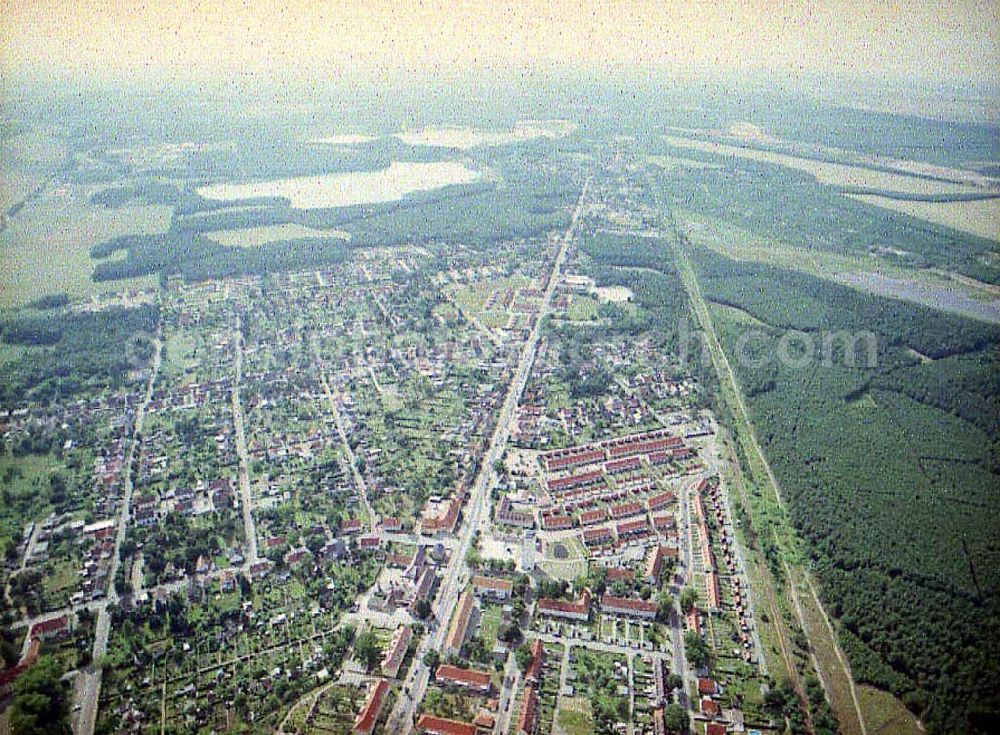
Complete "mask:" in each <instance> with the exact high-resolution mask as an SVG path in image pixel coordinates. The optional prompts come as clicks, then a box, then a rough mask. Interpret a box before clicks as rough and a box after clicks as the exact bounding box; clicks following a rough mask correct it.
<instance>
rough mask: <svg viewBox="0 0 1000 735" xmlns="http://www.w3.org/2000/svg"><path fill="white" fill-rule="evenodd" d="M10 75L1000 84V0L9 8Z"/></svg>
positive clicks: (161, 0) (5, 30)
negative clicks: (572, 71)
mask: <svg viewBox="0 0 1000 735" xmlns="http://www.w3.org/2000/svg"><path fill="white" fill-rule="evenodd" d="M0 46H2V57H0V58H2V65H3V68H4V70H5V71H7V72H10V71H35V72H42V73H44V74H46V75H55V76H64V75H74V76H76V75H84V76H93V75H96V76H102V77H103V76H111V77H117V78H137V77H138V78H141V77H143V76H146V75H150V74H152V75H155V76H157V77H158V76H161V75H166V76H179V77H187V76H192V77H195V78H205V77H208V76H212V75H218V74H219V73H220V72H228V73H243V74H247V73H254V74H256V73H266V72H275V73H278V74H284V73H289V72H291V73H297V74H303V73H305V74H311V75H318V76H320V77H324V76H330V77H333V76H336V75H338V74H341V73H351V74H353V73H359V72H360V73H371V74H375V75H390V76H395V75H399V74H400V73H417V74H427V73H447V74H457V75H460V74H461V73H462V71H463V70H465V69H468V68H469V67H470V66H474V67H480V68H487V69H509V68H515V69H516V68H524V67H528V68H532V67H536V68H537V67H543V68H544V67H552V66H557V67H558V66H568V67H576V66H582V67H584V68H591V69H593V68H597V69H598V70H599V69H601V68H608V69H610V68H612V67H614V68H616V69H629V68H634V67H636V66H640V65H641V66H647V67H650V68H655V69H657V70H665V71H667V72H670V73H675V74H677V75H678V76H681V77H684V76H690V75H700V74H704V73H706V72H708V73H734V72H743V71H747V72H752V71H760V70H766V71H771V72H778V73H783V74H787V73H791V74H802V73H807V74H828V73H833V74H847V75H859V76H867V75H869V74H872V75H874V76H888V77H902V78H907V77H912V78H920V79H924V80H928V81H943V82H954V81H962V82H974V83H984V82H987V83H988V82H996V81H997V72H996V68H997V66H998V64H1000V2H997V1H996V0H932V1H927V0H890V1H887V2H862V1H860V0H840V1H836V0H834V1H829V0H828V1H825V2H797V1H796V0H744V1H743V2H736V1H713V0H700V1H699V0H694V1H693V2H685V3H681V2H672V1H671V0H660V1H659V2H649V1H647V0H629V1H626V2H607V1H602V0H586V1H583V0H525V1H524V2H519V3H500V2H491V1H489V0H487V1H485V2H465V1H463V0H447V1H445V0H441V1H437V0H425V1H424V2H418V1H417V0H413V1H411V2H387V1H384V0H364V1H362V2H354V1H353V0H332V1H330V2H321V1H320V0H291V1H282V0H244V1H241V2H233V1H231V0H205V1H204V2H200V1H198V0H157V1H156V2H138V1H136V0H99V1H93V0H0Z"/></svg>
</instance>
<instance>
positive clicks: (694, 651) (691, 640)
mask: <svg viewBox="0 0 1000 735" xmlns="http://www.w3.org/2000/svg"><path fill="white" fill-rule="evenodd" d="M684 650H685V651H686V652H687V659H688V661H689V662H690V663H691V664H692V665H693V666H695V667H696V668H701V667H702V666H708V659H709V653H708V647H707V646H706V645H705V642H704V641H703V640H702V639H701V637H700V636H699V635H698V634H697V633H695V632H694V631H693V630H689V631H688V632H687V633H685V634H684Z"/></svg>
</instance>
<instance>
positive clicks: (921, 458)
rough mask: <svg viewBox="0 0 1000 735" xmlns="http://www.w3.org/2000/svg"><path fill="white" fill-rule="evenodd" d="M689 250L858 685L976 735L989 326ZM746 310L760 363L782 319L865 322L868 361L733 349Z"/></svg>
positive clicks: (991, 669) (802, 327)
mask: <svg viewBox="0 0 1000 735" xmlns="http://www.w3.org/2000/svg"><path fill="white" fill-rule="evenodd" d="M689 253H690V256H691V257H692V259H693V262H694V265H695V267H696V269H697V271H698V274H699V283H700V286H701V289H702V292H703V294H704V296H705V298H706V299H707V300H708V301H709V302H710V303H715V304H716V305H717V306H715V307H713V320H714V321H715V323H716V329H717V331H718V332H719V336H720V339H721V340H722V343H723V346H724V348H725V349H726V351H727V352H728V353H729V354H730V361H731V363H732V365H733V368H734V370H736V373H737V378H738V380H739V382H740V383H741V385H742V386H743V390H744V393H745V395H746V397H747V399H748V407H749V409H750V412H751V415H752V419H753V421H754V423H755V425H756V428H757V435H758V439H759V440H760V442H761V444H762V447H763V448H764V450H765V452H766V454H767V456H768V460H769V462H770V464H771V466H772V469H773V470H774V472H775V475H776V476H777V478H778V482H779V485H780V486H781V490H782V493H783V495H784V497H785V500H786V502H787V503H788V504H789V508H790V513H791V517H792V520H793V522H794V523H795V525H796V527H797V528H798V530H799V531H800V532H801V533H802V535H803V536H804V537H805V539H806V540H807V541H808V543H809V549H810V553H811V559H812V564H813V566H814V568H815V570H816V572H817V574H818V577H819V579H820V581H821V583H822V595H823V598H824V603H825V605H826V607H827V609H828V610H829V612H830V613H831V614H832V615H833V616H834V617H836V618H837V619H838V620H839V622H840V626H839V628H840V636H841V641H842V645H843V647H844V649H845V650H846V652H847V653H848V655H849V656H850V658H851V662H852V668H853V671H854V675H855V678H856V679H857V680H858V681H861V682H869V683H872V684H875V685H878V686H881V687H883V688H887V689H889V690H891V691H893V693H895V694H896V695H898V696H901V697H902V698H903V700H904V702H906V704H907V705H908V706H910V707H911V708H912V709H913V710H914V711H915V712H917V713H918V714H919V715H920V716H921V718H922V719H923V721H924V722H925V723H926V724H927V725H928V726H929V728H930V729H931V730H932V731H934V732H959V731H961V732H977V731H982V732H985V731H988V730H989V729H990V727H992V725H990V724H989V723H993V724H994V725H995V723H996V719H995V718H996V717H997V715H998V713H1000V700H998V698H997V692H1000V643H998V641H1000V638H998V636H997V632H998V630H1000V545H998V542H997V539H1000V521H998V519H997V517H996V514H995V512H993V509H995V507H996V500H997V487H998V474H1000V466H998V463H997V457H998V456H1000V453H998V449H1000V447H998V444H997V439H998V435H997V426H998V413H1000V411H998V405H997V398H996V396H997V392H996V380H997V377H996V376H997V371H998V364H997V347H998V345H1000V329H998V328H997V327H996V326H993V325H989V324H986V323H982V322H977V321H974V320H971V319H967V318H964V317H960V316H955V315H951V314H947V313H944V312H940V311H936V310H933V309H929V308H927V307H923V306H919V305H914V304H909V303H906V302H902V301H896V300H893V299H887V298H883V297H878V296H872V295H870V294H865V293H862V292H860V291H856V290H853V289H851V288H848V287H846V286H840V285H837V284H833V283H831V282H828V281H823V280H820V279H817V278H814V277H812V276H808V275H804V274H802V273H799V272H795V271H790V270H784V269H781V268H776V267H771V266H764V265H760V264H756V263H747V262H737V261H732V260H729V259H727V258H725V257H723V256H720V255H718V254H715V253H713V252H710V251H708V250H705V249H700V248H690V249H689ZM762 284H765V285H764V286H762ZM748 317H749V318H750V319H752V320H753V322H752V323H753V324H754V327H755V352H756V354H757V355H758V356H759V355H774V354H776V353H777V351H778V344H779V341H780V340H781V339H782V337H783V335H785V334H786V333H788V331H789V330H795V331H801V333H802V334H810V333H813V334H815V333H818V332H819V331H820V330H829V331H840V330H846V331H849V332H850V331H859V330H866V331H869V332H871V333H873V334H874V335H875V337H876V342H877V345H878V360H877V364H876V365H875V366H873V367H869V366H868V365H867V364H866V363H861V364H853V365H852V364H851V362H850V361H849V360H848V359H847V356H846V354H844V353H841V354H834V359H833V360H832V361H831V362H830V363H829V364H827V363H825V362H824V361H822V360H813V361H810V362H809V363H808V364H807V365H806V366H805V367H794V366H791V365H785V364H783V363H782V361H780V360H741V359H738V357H736V351H737V345H738V344H739V340H740V336H741V334H743V333H744V331H745V329H746V326H747V323H748ZM734 358H735V359H734Z"/></svg>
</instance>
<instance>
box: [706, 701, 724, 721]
mask: <svg viewBox="0 0 1000 735" xmlns="http://www.w3.org/2000/svg"><path fill="white" fill-rule="evenodd" d="M701 713H702V714H703V715H705V717H708V718H709V719H714V718H716V717H719V716H720V715H721V714H722V708H720V707H719V703H718V702H716V701H715V700H714V699H712V698H711V697H702V698H701Z"/></svg>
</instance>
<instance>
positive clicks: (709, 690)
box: [698, 676, 719, 697]
mask: <svg viewBox="0 0 1000 735" xmlns="http://www.w3.org/2000/svg"><path fill="white" fill-rule="evenodd" d="M718 693H719V686H718V684H716V683H715V681H714V680H713V679H709V678H707V677H704V676H701V677H698V694H700V695H701V696H703V697H710V696H712V695H713V694H718Z"/></svg>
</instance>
